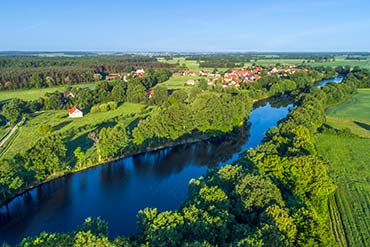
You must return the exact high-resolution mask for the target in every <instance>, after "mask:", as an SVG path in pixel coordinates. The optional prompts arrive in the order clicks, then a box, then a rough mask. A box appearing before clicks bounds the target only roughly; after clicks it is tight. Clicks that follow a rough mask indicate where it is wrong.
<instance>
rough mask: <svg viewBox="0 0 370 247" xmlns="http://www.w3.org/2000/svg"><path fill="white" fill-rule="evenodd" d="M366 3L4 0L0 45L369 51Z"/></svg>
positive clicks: (63, 48) (1, 47) (6, 47)
mask: <svg viewBox="0 0 370 247" xmlns="http://www.w3.org/2000/svg"><path fill="white" fill-rule="evenodd" d="M369 11H370V1H367V0H361V1H360V0H345V1H343V0H336V1H335V0H294V1H293V0H292V1H287V0H285V1H284V0H283V1H278V0H275V1H272V0H264V1H257V0H254V1H249V0H244V1H239V0H234V1H232V0H229V1H223V0H222V1H217V0H204V1H201V0H198V1H193V0H186V1H177V0H172V1H163V0H151V1H150V0H140V1H133V0H131V1H126V0H121V1H119V0H110V1H102V0H100V1H96V0H63V1H61V0H53V1H52V0H32V1H31V0H3V1H2V3H1V6H0V30H1V37H0V50H25V51H26V50H32V51H35V50H42V51H81V50H82V51H261V52H263V51H370V14H369Z"/></svg>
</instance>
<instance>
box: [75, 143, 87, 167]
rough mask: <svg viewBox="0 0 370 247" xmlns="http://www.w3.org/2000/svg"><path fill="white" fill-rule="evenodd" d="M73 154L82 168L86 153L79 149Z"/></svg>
mask: <svg viewBox="0 0 370 247" xmlns="http://www.w3.org/2000/svg"><path fill="white" fill-rule="evenodd" d="M73 154H74V156H75V157H76V159H77V161H78V165H79V166H82V161H83V159H84V158H85V153H84V152H83V151H82V149H81V147H77V148H76V149H75V150H74V151H73Z"/></svg>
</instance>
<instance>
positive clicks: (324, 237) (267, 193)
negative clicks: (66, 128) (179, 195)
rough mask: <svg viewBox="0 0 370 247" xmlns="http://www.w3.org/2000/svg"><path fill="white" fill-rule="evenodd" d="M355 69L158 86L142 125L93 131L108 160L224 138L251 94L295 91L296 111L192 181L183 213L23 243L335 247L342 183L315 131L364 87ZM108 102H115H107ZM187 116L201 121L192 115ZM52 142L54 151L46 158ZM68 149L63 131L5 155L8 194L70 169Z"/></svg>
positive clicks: (89, 225)
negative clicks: (116, 232) (334, 220)
mask: <svg viewBox="0 0 370 247" xmlns="http://www.w3.org/2000/svg"><path fill="white" fill-rule="evenodd" d="M357 70H358V69H357ZM356 72H358V71H356V70H355V71H352V72H350V73H349V74H348V75H347V76H346V77H345V80H344V82H343V83H342V84H329V85H327V86H324V87H323V88H322V89H318V88H314V87H312V86H313V84H314V81H315V80H316V78H317V77H319V76H320V73H316V74H314V76H312V75H311V74H309V73H305V72H302V73H298V74H297V75H295V77H294V79H293V78H291V81H292V82H294V85H295V86H294V87H281V86H279V87H277V86H274V87H273V85H275V84H278V83H281V84H284V82H283V81H281V80H279V79H278V78H272V79H270V78H264V79H263V80H261V82H257V83H256V84H254V85H253V86H252V87H251V88H249V89H246V90H245V91H244V90H240V91H239V90H235V89H231V90H220V89H217V88H215V89H211V90H201V89H198V88H194V89H193V90H191V91H190V92H185V91H181V90H179V91H176V92H174V93H173V94H172V95H171V96H168V94H167V93H168V92H167V90H165V89H160V88H159V89H158V87H156V89H157V90H155V92H154V94H153V96H152V98H151V99H150V100H148V104H150V105H152V106H151V108H149V109H147V110H146V111H144V112H143V113H142V115H141V116H140V117H139V118H136V119H135V120H134V121H133V122H130V124H129V125H133V126H134V127H132V128H128V127H127V126H129V125H122V124H120V123H119V122H118V123H116V124H115V125H114V126H111V127H103V128H100V130H99V132H96V131H92V132H89V133H91V134H90V137H91V139H93V140H94V142H95V144H94V148H96V150H97V151H98V152H97V153H99V155H100V158H101V159H104V158H105V159H109V158H113V157H117V156H121V155H122V154H124V153H125V152H126V150H127V148H135V147H136V148H140V147H141V148H142V147H156V146H158V145H163V144H165V143H167V142H168V141H175V140H179V139H181V138H186V137H191V136H193V135H194V134H195V135H197V134H207V135H210V136H217V135H220V134H222V133H226V132H229V131H230V130H232V128H233V127H234V126H239V125H240V124H241V122H243V120H244V118H245V112H248V111H249V110H250V109H251V102H252V99H251V98H257V99H258V98H260V97H262V96H268V95H274V94H284V93H288V92H290V93H291V94H292V95H293V96H294V98H295V100H296V107H295V108H294V109H293V110H292V111H291V112H290V114H289V115H288V117H287V118H286V119H284V120H283V121H281V122H280V124H279V125H278V127H277V128H273V129H271V130H270V131H268V133H266V137H265V139H264V141H263V143H262V144H261V145H260V146H258V147H257V148H256V149H254V150H249V151H248V152H247V153H245V154H244V155H242V156H241V158H240V159H239V160H238V161H237V162H236V163H235V164H232V165H227V166H225V167H223V168H220V169H212V170H209V172H208V173H207V175H206V176H204V177H201V178H199V179H193V180H191V181H190V183H189V196H188V198H187V200H186V201H185V202H184V203H183V205H182V207H181V208H180V209H178V210H175V211H166V212H158V211H157V210H156V209H144V210H142V211H140V212H139V214H138V232H137V234H135V235H133V236H130V237H117V238H116V239H115V240H113V241H111V240H109V239H108V237H107V233H108V226H107V223H106V222H104V221H103V220H101V219H99V218H97V219H91V218H88V219H87V220H86V221H85V223H84V224H83V225H82V226H81V227H79V228H78V229H77V230H76V231H75V232H71V233H42V234H40V235H39V236H37V237H30V238H26V239H24V240H23V241H22V243H21V244H20V246H178V245H182V246H215V245H219V246H335V245H336V244H337V242H336V241H335V238H334V235H333V234H331V231H330V215H329V211H328V207H327V203H328V198H329V197H330V195H332V193H333V192H334V191H335V188H336V186H335V184H334V182H333V180H332V179H331V178H330V177H329V173H328V165H327V163H326V162H325V161H324V160H322V159H321V158H320V157H318V156H317V149H316V147H315V143H314V134H315V133H316V132H317V130H318V129H320V128H321V126H322V125H323V124H324V123H325V108H326V107H327V106H328V105H331V104H335V103H339V102H342V101H344V100H346V99H347V98H348V97H349V95H350V94H352V93H354V92H355V91H356V88H357V87H359V86H363V85H361V83H363V81H362V80H360V79H358V78H356V79H355V78H354V77H353V76H354V74H355V73H356ZM365 72H366V71H362V73H365ZM285 83H286V82H285ZM108 84H109V83H108ZM140 84H142V83H141V82H140V83H139V84H138V83H136V84H135V85H136V86H135V87H134V88H136V87H138V85H140ZM281 84H280V85H281ZM287 84H288V85H290V84H293V83H291V82H289V83H287ZM99 88H101V87H99V85H98V86H97V89H95V90H99ZM271 88H275V89H274V90H271ZM277 88H278V89H279V90H276V89H277ZM286 88H289V90H287V89H286ZM112 90H113V89H112ZM139 91H140V92H141V91H142V90H138V91H137V92H139ZM102 92H104V91H102ZM108 94H109V93H108ZM143 96H144V97H143ZM251 96H252V97H251ZM126 97H127V98H126V99H127V101H131V102H132V101H134V102H142V101H145V95H142V96H141V97H142V98H140V99H142V101H140V100H139V101H136V99H138V98H139V97H133V95H129V94H127V95H126ZM129 98H130V100H129ZM109 101H112V99H111V98H109V99H106V100H105V101H104V102H109ZM11 103H12V104H14V102H9V103H8V104H11ZM18 103H19V102H18ZM94 103H100V104H101V103H103V102H94ZM22 104H24V103H22ZM26 105H27V104H26ZM231 106H232V107H231ZM4 107H5V109H7V108H6V107H8V106H7V105H6V106H4ZM9 108H10V107H9ZM209 108H211V109H209ZM5 112H7V111H5ZM183 112H187V113H188V115H185V114H183ZM214 112H215V113H214ZM23 113H24V112H21V113H19V115H17V116H18V118H19V117H20V116H21V115H22V114H23ZM5 115H7V114H5ZM9 116H11V115H8V118H10V117H9ZM184 116H189V117H190V116H194V117H192V118H189V119H185V120H186V121H184ZM224 116H226V117H224ZM15 119H17V118H13V121H14V120H15ZM45 148H49V149H48V150H50V152H51V154H50V155H49V156H46V157H44V156H43V157H40V151H43V152H44V150H45ZM54 148H56V150H54ZM74 151H75V152H74V153H75V156H76V158H77V159H78V160H79V161H81V164H82V163H83V161H84V156H85V153H84V152H81V150H79V149H78V148H77V149H75V150H74ZM66 152H67V147H66V144H65V140H63V136H62V135H53V134H50V135H47V136H46V137H44V138H41V139H40V140H38V141H37V142H36V144H35V145H33V146H32V147H31V148H30V149H29V150H27V151H26V152H25V154H29V155H22V154H21V155H18V156H16V157H14V159H9V160H5V161H2V165H1V167H2V169H4V172H2V174H4V175H5V176H2V178H1V182H2V188H5V190H4V191H3V195H5V196H9V195H11V194H12V193H14V192H15V191H17V190H18V189H19V188H21V187H22V186H25V184H27V183H30V182H31V181H35V180H43V179H45V178H47V177H48V176H50V175H52V174H54V173H55V172H61V171H63V170H64V169H65V168H66V167H62V166H60V165H61V164H63V163H64V162H65V158H66ZM97 158H98V159H99V157H97ZM44 161H47V162H44ZM45 164H54V165H52V166H51V167H45ZM26 179H30V180H29V181H27V180H26ZM180 243H181V244H180Z"/></svg>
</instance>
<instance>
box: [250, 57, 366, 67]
mask: <svg viewBox="0 0 370 247" xmlns="http://www.w3.org/2000/svg"><path fill="white" fill-rule="evenodd" d="M302 62H303V59H258V60H257V61H256V62H255V61H251V62H246V63H245V65H252V64H253V63H256V64H259V65H275V64H277V63H280V64H302ZM306 64H307V65H311V66H331V67H337V66H346V65H349V66H351V67H355V66H359V67H362V68H370V61H369V60H346V59H344V58H343V57H336V58H335V61H330V62H310V63H306Z"/></svg>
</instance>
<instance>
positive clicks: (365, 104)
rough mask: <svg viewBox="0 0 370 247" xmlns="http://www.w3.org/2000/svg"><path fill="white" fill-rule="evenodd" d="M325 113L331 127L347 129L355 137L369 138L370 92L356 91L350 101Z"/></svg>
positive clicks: (364, 90)
mask: <svg viewBox="0 0 370 247" xmlns="http://www.w3.org/2000/svg"><path fill="white" fill-rule="evenodd" d="M326 113H327V123H328V124H329V125H331V126H332V127H334V128H337V129H344V128H349V129H350V130H351V132H352V133H354V134H356V135H359V136H362V137H367V138H370V90H366V89H360V90H358V93H357V94H356V95H354V96H353V97H352V99H351V100H350V101H348V102H346V103H344V104H340V105H337V106H333V107H331V108H329V109H328V110H327V112H326Z"/></svg>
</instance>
